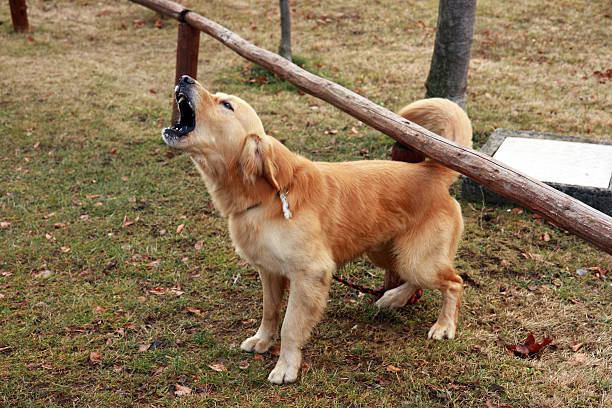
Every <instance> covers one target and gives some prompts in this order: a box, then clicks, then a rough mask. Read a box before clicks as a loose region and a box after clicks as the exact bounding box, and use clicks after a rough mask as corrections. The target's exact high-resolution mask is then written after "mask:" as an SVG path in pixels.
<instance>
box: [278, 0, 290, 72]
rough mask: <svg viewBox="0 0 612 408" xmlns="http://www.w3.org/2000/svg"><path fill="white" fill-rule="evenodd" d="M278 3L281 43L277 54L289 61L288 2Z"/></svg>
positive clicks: (287, 0)
mask: <svg viewBox="0 0 612 408" xmlns="http://www.w3.org/2000/svg"><path fill="white" fill-rule="evenodd" d="M279 1H280V15H281V43H280V47H279V48H278V53H279V54H280V56H281V57H283V58H285V59H288V60H289V61H291V11H290V10H289V0H279Z"/></svg>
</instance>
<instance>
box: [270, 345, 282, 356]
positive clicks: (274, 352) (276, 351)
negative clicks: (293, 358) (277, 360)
mask: <svg viewBox="0 0 612 408" xmlns="http://www.w3.org/2000/svg"><path fill="white" fill-rule="evenodd" d="M270 354H272V355H273V356H276V357H278V356H280V347H279V346H272V347H271V348H270Z"/></svg>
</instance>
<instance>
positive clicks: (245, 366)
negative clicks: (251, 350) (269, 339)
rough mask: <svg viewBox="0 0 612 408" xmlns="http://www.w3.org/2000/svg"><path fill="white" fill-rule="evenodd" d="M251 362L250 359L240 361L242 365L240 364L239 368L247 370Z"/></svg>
mask: <svg viewBox="0 0 612 408" xmlns="http://www.w3.org/2000/svg"><path fill="white" fill-rule="evenodd" d="M249 366H250V364H249V362H248V361H243V362H241V363H240V365H239V366H238V368H239V369H241V370H246V369H247V368H249Z"/></svg>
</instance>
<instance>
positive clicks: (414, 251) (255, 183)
mask: <svg viewBox="0 0 612 408" xmlns="http://www.w3.org/2000/svg"><path fill="white" fill-rule="evenodd" d="M175 93H176V100H177V104H178V107H179V110H180V115H181V118H180V121H179V122H178V123H177V124H175V125H174V126H173V127H171V128H167V129H164V131H163V138H164V141H165V142H166V143H167V144H168V145H170V146H172V147H174V148H177V149H180V150H183V151H185V152H188V153H189V155H190V156H191V159H192V160H193V162H194V163H195V165H196V167H197V169H198V170H199V172H200V173H201V175H202V177H203V179H204V181H205V183H206V187H207V188H208V192H209V193H210V195H211V197H212V200H213V202H214V204H215V206H216V208H217V209H218V210H219V211H220V212H221V214H222V215H223V216H225V217H227V220H228V225H229V231H230V235H231V238H232V241H233V244H234V246H235V248H236V251H237V252H238V254H239V255H240V256H241V257H243V258H244V259H245V260H247V261H248V262H249V263H250V264H251V265H253V266H254V267H256V268H257V269H258V270H259V274H260V277H261V282H262V286H263V318H262V321H261V325H260V327H259V330H257V332H256V333H255V335H254V336H252V337H249V338H247V339H246V340H245V341H244V342H243V343H242V345H241V348H242V350H244V351H248V352H257V353H264V352H266V351H267V350H268V349H269V348H270V346H271V345H272V343H273V341H274V340H275V338H276V336H277V332H278V326H279V322H280V311H281V302H282V299H283V293H284V290H285V287H286V283H287V281H288V282H289V286H290V294H289V300H288V305H287V310H286V313H285V317H284V320H283V323H282V328H281V348H280V356H279V359H278V362H277V363H276V366H275V367H274V369H273V370H272V372H271V373H270V375H269V377H268V379H269V380H270V381H271V382H272V383H275V384H282V383H290V382H294V381H295V380H296V379H297V377H298V372H299V369H300V365H301V360H302V354H301V350H300V348H301V347H302V345H303V344H304V343H305V341H306V340H307V339H308V337H309V335H310V333H311V330H312V328H313V326H314V325H315V324H316V323H317V322H318V321H319V320H320V319H321V315H322V313H323V310H324V308H325V305H326V303H327V299H328V292H329V287H330V281H331V276H332V274H333V272H334V271H335V270H336V269H337V268H338V267H339V266H341V265H342V264H344V263H345V262H348V261H351V260H353V259H354V258H356V257H358V256H360V255H361V254H364V253H365V254H367V256H368V257H369V259H370V260H371V261H372V262H373V263H374V264H375V265H377V266H379V267H381V268H383V269H388V270H393V271H395V272H396V273H397V274H398V275H399V276H400V277H401V279H402V280H403V281H404V283H403V284H402V285H401V286H399V287H397V288H395V289H392V290H388V291H387V292H385V294H384V296H382V298H380V300H378V302H377V303H376V304H377V305H378V306H379V307H401V306H404V305H405V304H406V302H407V301H408V299H409V298H410V297H411V296H412V295H413V294H414V293H415V291H416V290H417V289H418V288H424V289H438V290H439V291H440V292H442V298H443V302H442V310H441V311H440V315H439V317H438V320H437V322H436V323H435V324H434V325H433V326H432V327H431V329H430V330H429V334H428V337H430V338H433V339H442V338H449V339H452V338H453V337H454V336H455V327H456V323H457V315H458V311H459V307H460V305H461V294H462V290H463V288H462V281H461V278H460V277H459V276H457V274H456V273H455V270H454V269H453V259H454V257H455V252H456V250H457V244H458V241H459V238H460V236H461V232H462V230H463V220H462V216H461V211H460V207H459V204H458V203H457V201H455V200H454V199H453V198H452V197H451V196H450V194H449V191H448V190H449V186H450V184H451V183H452V182H453V181H454V180H455V179H456V177H457V173H456V172H454V171H452V170H450V169H448V168H446V167H444V166H442V165H440V164H438V163H436V162H434V161H432V160H427V161H424V162H421V163H416V164H411V163H404V162H394V161H382V160H372V161H367V160H366V161H357V162H344V163H322V162H312V161H310V160H308V159H306V158H304V157H302V156H300V155H298V154H295V153H292V152H291V151H290V150H289V149H287V148H286V147H285V146H284V145H283V144H282V143H280V142H279V141H278V140H276V139H274V138H273V137H271V136H268V135H266V133H265V132H264V128H263V125H262V123H261V121H260V119H259V117H258V116H257V114H256V113H255V111H254V110H253V108H251V106H249V105H248V104H247V103H246V102H245V101H243V100H242V99H240V98H238V97H236V96H232V95H226V94H223V93H217V94H215V95H212V94H210V93H209V92H208V91H206V89H204V88H203V87H202V86H201V85H200V84H199V83H198V82H196V81H195V80H193V79H192V78H190V77H188V76H184V77H182V78H181V79H180V81H179V85H178V86H177V87H176V92H175ZM399 113H400V115H402V116H404V117H405V118H407V119H408V120H411V121H413V122H415V123H417V124H419V125H421V126H423V127H425V128H427V129H429V130H431V131H432V132H434V133H437V134H439V135H441V136H444V137H446V138H448V139H450V140H452V141H454V142H455V143H457V144H460V145H463V146H471V144H472V127H471V124H470V120H469V119H468V117H467V115H466V114H465V113H464V112H463V110H461V108H459V107H458V106H457V105H456V104H454V103H453V102H450V101H448V100H445V99H435V98H434V99H426V100H421V101H417V102H415V103H413V104H411V105H408V106H406V107H405V108H403V109H402V110H401V111H400V112H399Z"/></svg>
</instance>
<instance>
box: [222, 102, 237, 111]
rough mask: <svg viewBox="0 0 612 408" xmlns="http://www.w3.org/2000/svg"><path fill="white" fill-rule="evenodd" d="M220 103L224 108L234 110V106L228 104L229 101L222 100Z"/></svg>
mask: <svg viewBox="0 0 612 408" xmlns="http://www.w3.org/2000/svg"><path fill="white" fill-rule="evenodd" d="M221 104H222V105H223V106H224V107H225V108H226V109H229V110H231V111H232V112H233V111H234V108H232V105H230V103H229V102H225V101H223V102H221Z"/></svg>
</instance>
